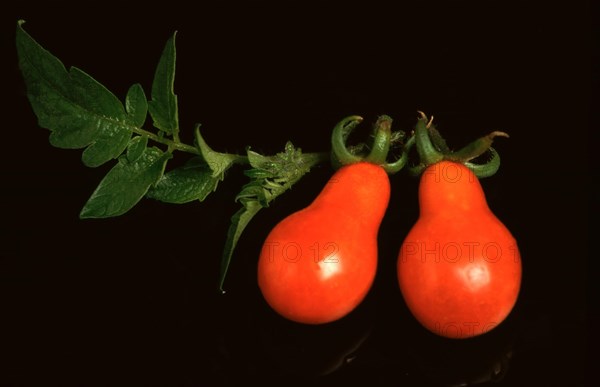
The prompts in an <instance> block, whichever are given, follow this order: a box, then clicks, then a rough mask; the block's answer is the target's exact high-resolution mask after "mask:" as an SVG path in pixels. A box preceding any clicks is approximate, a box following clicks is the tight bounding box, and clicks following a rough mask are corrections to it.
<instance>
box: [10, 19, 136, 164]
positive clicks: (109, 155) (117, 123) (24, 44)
mask: <svg viewBox="0 0 600 387" xmlns="http://www.w3.org/2000/svg"><path fill="white" fill-rule="evenodd" d="M22 24H23V21H19V23H18V26H17V32H16V43H17V53H18V56H19V66H20V68H21V71H22V74H23V78H24V80H25V85H26V87H27V97H28V98H29V101H30V103H31V106H32V108H33V111H34V112H35V114H36V116H37V118H38V123H39V125H40V126H41V127H43V128H46V129H49V130H50V131H51V134H50V143H51V144H52V145H53V146H55V147H59V148H68V149H81V148H86V149H85V150H84V152H83V155H82V161H83V163H84V164H85V165H87V166H89V167H96V166H99V165H101V164H104V163H105V162H107V161H109V160H111V159H114V158H117V157H118V156H119V155H120V154H121V153H122V152H123V151H124V150H125V148H126V147H127V144H128V142H129V139H130V138H131V135H132V130H133V127H132V126H133V125H132V124H131V122H129V121H128V120H127V115H126V112H125V109H124V108H123V105H122V103H121V102H120V101H119V100H118V99H117V97H115V95H114V94H112V93H111V92H110V91H108V90H107V89H106V88H105V87H104V86H102V85H101V84H100V83H98V82H97V81H96V80H94V79H93V78H92V77H90V76H89V75H88V74H86V73H85V72H83V71H82V70H80V69H78V68H76V67H71V68H70V70H69V71H67V70H66V69H65V67H64V65H63V64H62V63H61V62H60V60H58V59H57V58H56V57H54V56H53V55H52V54H50V53H49V52H48V51H46V50H45V49H44V48H42V46H40V45H39V44H38V43H37V42H36V41H35V40H34V39H33V38H32V37H31V36H30V35H29V34H28V33H27V32H25V30H23V28H22ZM140 115H141V114H140Z"/></svg>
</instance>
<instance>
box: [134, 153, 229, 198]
mask: <svg viewBox="0 0 600 387" xmlns="http://www.w3.org/2000/svg"><path fill="white" fill-rule="evenodd" d="M198 160H199V161H200V162H201V163H198ZM220 181H221V179H219V178H216V177H214V176H212V171H211V170H210V168H209V167H208V166H207V165H206V164H205V163H204V162H203V161H202V159H200V158H193V159H191V160H190V162H188V163H186V165H184V166H182V167H179V168H176V169H174V170H172V171H169V172H167V173H165V174H164V175H163V176H162V177H161V179H160V180H159V181H158V183H157V184H156V186H154V187H152V188H150V190H149V191H148V193H147V195H146V196H147V197H149V198H151V199H156V200H160V201H162V202H166V203H174V204H182V203H187V202H191V201H193V200H199V201H203V200H204V199H206V197H207V196H208V195H209V194H210V193H211V192H214V191H215V190H216V188H217V184H218V183H219V182H220Z"/></svg>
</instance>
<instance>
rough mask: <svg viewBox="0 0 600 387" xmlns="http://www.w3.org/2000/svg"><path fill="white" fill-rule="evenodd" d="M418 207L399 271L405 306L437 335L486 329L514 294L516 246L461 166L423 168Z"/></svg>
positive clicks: (517, 260) (507, 309)
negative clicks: (416, 217) (417, 216)
mask: <svg viewBox="0 0 600 387" xmlns="http://www.w3.org/2000/svg"><path fill="white" fill-rule="evenodd" d="M419 205H420V216H419V219H418V220H417V222H416V224H415V225H414V226H413V228H412V229H411V230H410V232H409V233H408V235H407V236H406V239H405V240H404V243H403V244H402V248H401V249H400V253H399V257H398V266H397V269H398V281H399V284H400V290H401V291H402V295H403V296H404V299H405V301H406V303H407V305H408V307H409V309H410V310H411V312H412V313H413V315H414V316H415V317H416V318H417V320H419V322H420V323H421V324H422V325H423V326H424V327H425V328H427V329H428V330H430V331H432V332H434V333H436V334H438V335H440V336H444V337H449V338H469V337H473V336H477V335H480V334H483V333H485V332H488V331H489V330H491V329H493V328H494V327H495V326H497V325H498V324H500V323H501V322H502V321H503V320H504V319H505V318H506V317H507V316H508V314H509V313H510V311H511V310H512V308H513V306H514V304H515V302H516V300H517V297H518V294H519V288H520V284H521V258H520V254H519V250H518V247H517V242H516V241H515V239H514V238H513V236H512V235H511V233H510V231H509V230H508V229H507V228H506V227H505V226H504V224H502V222H501V221H500V220H498V218H496V216H495V215H494V214H493V213H492V212H491V210H490V209H489V207H488V205H487V202H486V199H485V195H484V192H483V190H482V188H481V184H480V183H479V180H478V179H477V177H475V175H473V173H472V172H471V171H470V170H469V169H468V168H466V167H465V166H464V165H462V164H457V163H451V162H447V161H443V162H440V163H437V164H434V165H432V166H430V167H429V168H427V169H426V170H425V172H424V173H423V175H422V177H421V182H420V186H419Z"/></svg>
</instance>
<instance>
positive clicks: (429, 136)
mask: <svg viewBox="0 0 600 387" xmlns="http://www.w3.org/2000/svg"><path fill="white" fill-rule="evenodd" d="M419 114H420V115H421V117H420V118H419V120H418V121H417V125H416V126H415V130H414V133H413V135H412V136H411V139H413V138H414V142H415V145H416V148H417V153H418V155H419V161H420V162H419V163H418V164H417V165H414V166H411V167H409V168H408V169H409V172H410V173H411V174H413V175H420V174H421V173H422V172H423V171H424V170H425V169H426V168H427V167H429V166H430V165H433V164H436V163H438V162H440V161H443V160H447V161H452V162H456V163H460V164H464V165H465V166H466V167H467V168H469V169H470V170H471V171H473V173H474V174H475V176H477V177H478V178H483V177H489V176H492V175H494V174H495V173H496V172H497V171H498V169H499V168H500V155H499V154H498V152H497V151H496V150H495V149H494V148H493V147H492V146H491V145H492V142H493V140H494V138H496V137H508V134H507V133H505V132H501V131H494V132H491V133H489V134H487V135H485V136H483V137H480V138H478V139H476V140H474V141H473V142H471V143H469V144H467V145H466V146H464V147H462V148H461V149H459V150H458V151H452V150H451V149H450V148H449V147H448V145H447V144H446V141H445V140H444V138H443V137H442V136H441V135H440V133H439V132H438V130H437V129H436V128H435V126H434V125H433V116H432V117H431V118H427V116H426V115H425V113H423V112H419ZM407 143H408V142H407ZM486 152H489V154H490V158H489V160H488V161H487V162H485V163H483V164H479V163H474V162H472V160H473V159H475V158H477V157H479V156H481V155H483V154H484V153H486Z"/></svg>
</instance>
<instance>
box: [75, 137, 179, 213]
mask: <svg viewBox="0 0 600 387" xmlns="http://www.w3.org/2000/svg"><path fill="white" fill-rule="evenodd" d="M170 158H171V154H170V153H163V152H162V151H161V150H159V149H158V148H146V149H145V150H144V152H143V154H142V155H141V156H140V157H139V158H138V159H137V160H136V161H135V162H130V161H129V160H128V159H127V157H126V156H121V157H119V162H118V163H117V165H115V166H114V167H113V168H112V169H111V170H110V171H109V172H108V173H107V174H106V176H104V178H103V179H102V181H101V182H100V184H99V185H98V187H97V188H96V190H95V191H94V193H92V196H91V197H90V198H89V200H88V201H87V203H86V204H85V206H84V207H83V209H82V210H81V213H80V217H81V218H107V217H111V216H118V215H122V214H124V213H125V212H127V211H129V210H130V209H131V208H132V207H133V206H134V205H135V204H136V203H137V202H138V201H139V200H140V199H141V198H142V197H144V195H145V194H146V192H147V191H148V188H150V186H151V185H152V184H155V183H156V182H157V181H158V180H159V179H160V177H161V176H162V174H163V172H164V169H165V165H166V163H167V161H168V160H169V159H170Z"/></svg>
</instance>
